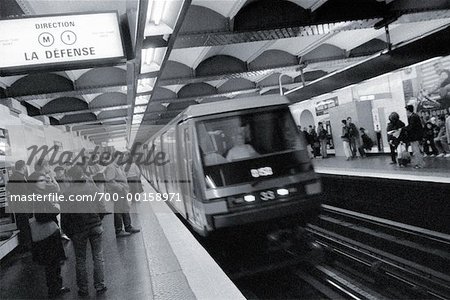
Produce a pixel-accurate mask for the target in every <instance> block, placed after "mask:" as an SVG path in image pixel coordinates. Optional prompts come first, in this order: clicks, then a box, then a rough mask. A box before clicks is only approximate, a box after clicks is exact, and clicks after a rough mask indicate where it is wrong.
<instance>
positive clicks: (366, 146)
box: [359, 127, 373, 156]
mask: <svg viewBox="0 0 450 300" xmlns="http://www.w3.org/2000/svg"><path fill="white" fill-rule="evenodd" d="M359 131H360V132H361V140H362V145H361V146H360V148H362V150H361V149H360V150H359V153H364V156H367V155H366V153H365V152H364V150H367V151H371V150H372V147H373V141H372V139H371V138H370V137H369V136H368V135H367V133H366V130H365V129H364V128H363V127H361V128H360V129H359Z"/></svg>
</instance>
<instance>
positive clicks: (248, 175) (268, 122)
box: [143, 95, 321, 236]
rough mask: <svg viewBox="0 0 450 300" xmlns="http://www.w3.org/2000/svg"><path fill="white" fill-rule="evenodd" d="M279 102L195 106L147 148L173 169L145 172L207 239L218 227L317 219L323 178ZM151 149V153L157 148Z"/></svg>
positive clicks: (272, 98)
mask: <svg viewBox="0 0 450 300" xmlns="http://www.w3.org/2000/svg"><path fill="white" fill-rule="evenodd" d="M288 105H289V101H288V100H287V99H286V98H285V97H282V96H273V95H271V96H264V97H252V98H245V99H244V98H242V99H236V100H227V101H222V102H214V103H207V104H199V105H193V106H190V107H189V108H187V109H186V110H185V111H184V112H182V113H180V114H179V115H178V116H177V117H176V118H175V119H174V120H172V121H171V122H170V123H169V124H168V125H166V126H165V127H164V128H162V129H161V130H160V131H159V132H158V133H157V134H155V135H154V136H152V137H151V138H150V139H149V140H148V141H147V142H146V143H145V144H146V147H147V148H148V149H154V151H155V153H156V152H159V151H162V152H164V153H165V154H166V155H167V157H168V161H169V162H168V163H167V164H165V165H162V166H157V165H154V164H151V165H149V166H147V167H144V169H143V174H144V176H145V177H146V178H147V179H148V180H149V181H150V182H151V184H152V185H153V186H154V187H155V189H156V191H157V192H160V193H178V194H179V195H180V197H179V199H180V200H181V201H171V202H168V203H169V205H171V206H172V209H174V210H175V211H176V212H177V213H179V214H180V215H181V216H182V217H183V218H184V219H185V220H186V221H187V222H188V223H189V224H190V225H191V226H192V228H193V229H194V230H195V231H196V232H198V233H199V234H201V235H203V236H207V235H208V234H209V233H210V232H213V231H216V230H218V229H221V228H228V227H233V226H238V225H244V224H250V223H254V222H268V221H272V220H274V219H284V218H288V217H293V218H295V219H297V220H298V221H299V222H306V221H307V220H308V218H310V217H314V216H315V215H316V214H317V213H318V209H319V206H320V203H319V200H318V198H319V197H318V196H319V194H320V193H321V183H320V179H319V177H318V176H317V175H316V173H315V172H314V170H313V167H312V164H311V161H310V159H309V157H308V154H307V148H306V142H305V140H304V138H303V136H302V135H300V133H299V132H298V130H297V128H296V125H295V123H294V120H293V118H292V115H291V113H290V110H289V106H288ZM153 147H154V148H153Z"/></svg>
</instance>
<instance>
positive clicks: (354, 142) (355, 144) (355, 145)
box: [347, 117, 366, 158]
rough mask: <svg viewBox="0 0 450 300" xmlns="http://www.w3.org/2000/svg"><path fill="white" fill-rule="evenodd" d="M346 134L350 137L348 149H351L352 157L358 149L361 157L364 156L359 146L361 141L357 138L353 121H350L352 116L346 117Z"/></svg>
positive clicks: (357, 133)
mask: <svg viewBox="0 0 450 300" xmlns="http://www.w3.org/2000/svg"><path fill="white" fill-rule="evenodd" d="M347 127H348V134H349V137H350V149H351V150H352V157H353V158H355V157H356V152H357V151H359V154H360V155H361V157H364V156H365V155H366V154H365V153H364V149H363V148H362V147H361V141H360V139H359V131H358V128H357V127H356V125H355V123H352V118H351V117H348V118H347Z"/></svg>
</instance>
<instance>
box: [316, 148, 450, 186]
mask: <svg viewBox="0 0 450 300" xmlns="http://www.w3.org/2000/svg"><path fill="white" fill-rule="evenodd" d="M424 161H425V167H424V168H422V169H414V168H413V167H412V166H411V165H409V166H407V167H400V166H398V165H393V164H392V165H391V164H390V162H391V159H390V156H389V155H378V156H369V157H366V158H359V157H358V158H355V159H352V160H349V161H347V160H346V159H345V157H333V156H332V157H329V158H327V159H320V158H319V159H313V164H314V167H315V170H316V172H317V173H323V174H332V175H347V176H364V177H377V178H387V179H403V180H416V181H430V182H442V183H450V158H436V157H426V158H424Z"/></svg>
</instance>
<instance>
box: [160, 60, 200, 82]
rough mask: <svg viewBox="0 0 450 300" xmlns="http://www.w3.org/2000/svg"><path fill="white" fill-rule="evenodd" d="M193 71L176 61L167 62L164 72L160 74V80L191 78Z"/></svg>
mask: <svg viewBox="0 0 450 300" xmlns="http://www.w3.org/2000/svg"><path fill="white" fill-rule="evenodd" d="M192 76H194V70H193V69H191V68H189V67H188V66H186V65H185V64H182V63H179V62H176V61H170V60H169V61H167V63H166V66H165V68H164V71H163V72H162V74H161V79H172V78H180V77H192Z"/></svg>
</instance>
